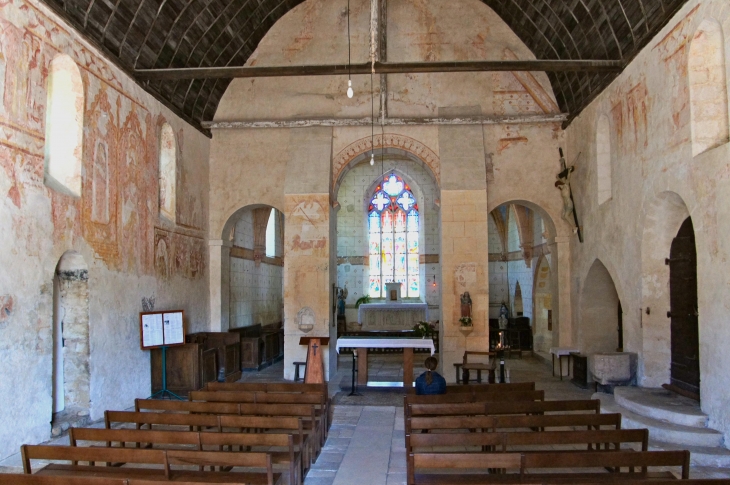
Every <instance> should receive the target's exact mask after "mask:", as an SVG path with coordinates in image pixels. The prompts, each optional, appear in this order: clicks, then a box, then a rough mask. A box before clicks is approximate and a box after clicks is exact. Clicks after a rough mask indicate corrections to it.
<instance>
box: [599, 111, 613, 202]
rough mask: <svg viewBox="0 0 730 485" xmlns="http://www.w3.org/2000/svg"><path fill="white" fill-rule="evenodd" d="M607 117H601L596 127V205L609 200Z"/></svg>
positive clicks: (609, 160) (608, 126) (609, 142)
mask: <svg viewBox="0 0 730 485" xmlns="http://www.w3.org/2000/svg"><path fill="white" fill-rule="evenodd" d="M610 129H611V128H610V124H609V122H608V117H607V116H606V115H601V117H600V118H598V125H597V126H596V169H597V170H596V172H597V178H598V205H601V204H603V203H604V202H606V201H608V200H611V131H610Z"/></svg>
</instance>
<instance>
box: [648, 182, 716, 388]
mask: <svg viewBox="0 0 730 485" xmlns="http://www.w3.org/2000/svg"><path fill="white" fill-rule="evenodd" d="M689 216H690V212H689V209H688V208H687V205H686V204H685V202H684V200H683V199H682V197H681V196H680V195H679V194H677V193H676V192H671V191H665V192H661V193H659V194H658V195H657V196H656V197H655V198H654V199H653V200H652V201H650V202H649V204H648V205H647V210H646V216H645V219H644V232H643V235H642V242H641V276H642V281H641V284H642V288H641V297H642V305H641V308H642V312H643V313H642V332H643V338H642V342H643V359H642V361H641V362H640V368H641V371H642V372H641V374H642V385H643V386H647V387H660V386H661V385H662V384H665V383H667V382H669V380H670V375H669V370H670V368H669V366H670V362H671V346H670V343H671V333H670V328H669V325H668V322H667V317H666V311H667V310H668V309H669V308H670V301H669V296H670V295H669V266H667V265H666V264H665V259H666V258H668V257H669V253H670V248H671V245H672V240H673V239H674V237H675V236H676V235H677V232H678V231H679V228H680V227H681V225H682V223H683V222H684V220H685V219H687V217H689ZM697 235H698V236H699V237H698V238H697V239H698V241H697V247H698V254H700V250H701V249H700V240H701V232H700V231H697ZM701 318H702V317H701V316H700V321H701Z"/></svg>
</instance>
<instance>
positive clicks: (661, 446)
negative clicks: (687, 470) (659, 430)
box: [649, 440, 730, 469]
mask: <svg viewBox="0 0 730 485" xmlns="http://www.w3.org/2000/svg"><path fill="white" fill-rule="evenodd" d="M649 450H651V451H677V450H689V452H690V464H691V465H692V466H709V467H714V468H725V469H730V450H728V449H726V448H717V447H706V446H683V445H678V444H675V443H665V442H663V441H655V440H649Z"/></svg>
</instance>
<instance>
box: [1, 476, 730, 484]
mask: <svg viewBox="0 0 730 485" xmlns="http://www.w3.org/2000/svg"><path fill="white" fill-rule="evenodd" d="M627 475H628V474H627V473H624V474H622V475H621V478H620V483H621V485H729V484H730V480H728V479H722V478H699V479H698V478H694V479H689V480H682V481H681V482H678V481H677V480H675V479H668V480H663V479H649V478H647V479H632V478H626V477H627ZM522 483H523V484H532V485H539V484H541V482H540V481H533V480H531V479H530V475H527V476H525V477H524V480H523V482H522ZM570 483H571V485H605V484H606V483H607V482H606V481H605V480H604V481H603V482H596V481H572V480H571V481H570ZM0 484H3V485H5V484H8V485H159V482H157V481H149V480H135V479H132V480H128V479H122V478H91V477H73V476H72V477H54V476H48V475H20V474H17V473H0ZM175 485H201V482H182V481H176V482H175ZM241 485H243V484H241Z"/></svg>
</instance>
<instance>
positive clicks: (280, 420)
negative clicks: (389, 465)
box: [104, 411, 319, 471]
mask: <svg viewBox="0 0 730 485" xmlns="http://www.w3.org/2000/svg"><path fill="white" fill-rule="evenodd" d="M104 422H105V425H106V429H111V428H112V426H114V425H115V424H116V425H125V424H133V425H134V426H135V427H136V429H141V428H142V427H143V426H147V430H152V429H159V427H160V426H164V427H166V428H167V429H165V430H169V427H171V426H179V427H185V428H187V429H188V430H191V431H192V430H193V429H197V430H202V429H210V430H212V431H216V432H218V433H222V432H223V431H224V430H225V428H232V429H236V430H237V431H238V432H242V431H243V430H252V431H262V430H264V431H266V430H277V431H288V432H291V434H295V435H298V436H299V439H298V442H299V443H301V444H302V445H303V447H304V450H303V453H304V456H303V459H302V466H303V470H304V471H306V470H308V469H309V466H310V463H311V462H312V461H313V460H314V459H315V456H316V453H317V452H318V450H319V447H318V444H319V439H318V438H319V437H318V436H317V435H315V434H314V432H313V430H312V428H305V427H304V424H303V419H302V418H301V417H297V416H237V415H230V414H226V415H213V414H182V413H145V412H132V411H106V412H104ZM155 427H158V428H155Z"/></svg>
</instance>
